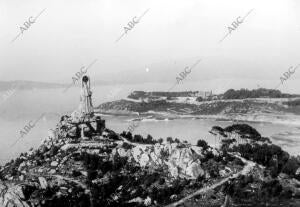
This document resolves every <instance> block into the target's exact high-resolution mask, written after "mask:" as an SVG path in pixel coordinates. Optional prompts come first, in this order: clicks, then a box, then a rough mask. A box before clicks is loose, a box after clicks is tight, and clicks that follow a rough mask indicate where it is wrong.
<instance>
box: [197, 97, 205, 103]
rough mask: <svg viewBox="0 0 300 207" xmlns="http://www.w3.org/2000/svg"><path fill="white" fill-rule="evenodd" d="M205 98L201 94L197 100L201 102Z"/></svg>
mask: <svg viewBox="0 0 300 207" xmlns="http://www.w3.org/2000/svg"><path fill="white" fill-rule="evenodd" d="M203 100H204V99H203V98H202V97H201V96H199V97H197V98H196V101H198V102H201V101H203Z"/></svg>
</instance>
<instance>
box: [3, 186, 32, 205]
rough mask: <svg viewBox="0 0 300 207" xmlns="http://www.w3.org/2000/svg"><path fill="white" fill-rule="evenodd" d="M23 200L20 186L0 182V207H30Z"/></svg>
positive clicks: (23, 196)
mask: <svg viewBox="0 0 300 207" xmlns="http://www.w3.org/2000/svg"><path fill="white" fill-rule="evenodd" d="M24 200H25V195H24V192H23V188H22V186H20V185H14V184H4V183H2V182H0V206H3V207H4V206H5V207H30V206H29V205H28V204H27V202H26V201H24Z"/></svg>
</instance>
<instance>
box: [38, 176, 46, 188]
mask: <svg viewBox="0 0 300 207" xmlns="http://www.w3.org/2000/svg"><path fill="white" fill-rule="evenodd" d="M39 182H40V186H41V188H42V189H46V188H47V187H48V183H47V180H46V179H45V178H44V177H39Z"/></svg>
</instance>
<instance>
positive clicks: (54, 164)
mask: <svg viewBox="0 0 300 207" xmlns="http://www.w3.org/2000/svg"><path fill="white" fill-rule="evenodd" d="M50 165H51V167H57V165H58V162H57V161H52V162H51V164H50Z"/></svg>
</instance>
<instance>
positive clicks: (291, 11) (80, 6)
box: [0, 0, 300, 93]
mask: <svg viewBox="0 0 300 207" xmlns="http://www.w3.org/2000/svg"><path fill="white" fill-rule="evenodd" d="M44 9H45V10H44ZM43 10H44V11H43ZM41 11H43V13H42V14H41V15H40V16H39V17H38V18H37V19H36V21H35V23H33V24H31V25H30V27H29V28H28V29H26V30H25V31H23V33H22V34H21V35H20V36H19V37H18V38H17V39H16V40H15V41H14V42H11V41H12V40H13V39H14V38H15V37H16V36H17V35H18V34H19V33H20V31H21V29H20V27H22V25H23V24H24V22H26V21H28V19H29V18H30V17H35V16H37V15H38V14H39V13H40V12H41ZM145 11H147V13H146V14H145V15H144V16H143V17H142V18H141V19H140V20H139V22H138V23H137V24H135V25H134V27H133V28H131V29H130V30H127V33H126V34H125V35H124V36H122V38H121V39H120V40H119V41H117V42H116V40H117V39H118V38H119V37H120V36H121V35H122V34H123V33H124V31H125V29H124V27H128V23H129V22H130V21H132V20H133V19H134V17H139V16H141V15H142V14H143V13H144V12H145ZM249 11H251V13H250V14H249V15H248V16H247V17H246V18H245V19H244V20H243V22H242V23H241V24H239V25H238V27H237V28H235V29H234V30H232V31H231V33H230V34H229V35H228V36H227V37H226V38H225V39H224V40H223V41H222V42H221V43H220V42H219V41H220V40H221V39H222V38H223V37H224V35H226V34H227V33H228V31H229V29H228V27H230V26H231V24H232V23H233V22H234V21H236V20H237V18H238V17H243V16H245V15H246V14H247V13H248V12H249ZM299 11H300V2H297V0H226V1H223V0H151V1H150V0H147V1H146V0H128V1H124V0H47V1H46V0H26V1H21V0H0V26H1V32H0V81H11V80H30V81H43V82H57V83H70V81H71V80H72V77H74V75H75V74H76V73H77V72H78V71H80V68H81V67H83V66H88V65H89V64H91V63H92V62H94V61H95V60H97V61H96V62H95V64H94V65H93V66H91V67H90V68H89V70H88V73H89V75H90V76H92V77H93V79H94V80H97V81H100V82H101V81H102V82H114V83H117V82H122V81H123V82H126V83H144V82H159V83H165V82H170V83H172V82H174V81H175V79H176V77H177V76H178V74H180V72H182V71H183V70H184V68H185V67H188V66H191V65H193V64H194V63H195V62H197V60H199V59H200V60H201V62H200V63H199V64H198V65H197V66H196V67H195V68H193V71H192V73H190V74H189V76H188V77H186V80H185V82H186V83H195V82H202V83H205V84H206V83H207V84H209V83H210V85H218V86H217V87H220V88H222V87H225V86H226V84H227V83H228V84H234V86H235V87H236V88H238V87H240V88H241V87H250V88H251V87H252V88H253V87H254V88H255V87H259V86H261V87H270V88H271V87H273V86H276V85H277V84H278V82H279V81H280V77H281V76H282V75H283V73H284V72H286V71H287V70H288V68H289V67H291V66H296V65H298V64H300V58H299V57H300V53H299V49H300V38H299V37H300V14H299ZM136 19H137V18H135V20H136ZM31 20H32V18H31ZM231 27H232V26H231ZM299 79H300V69H299V70H298V71H296V72H295V73H294V74H293V75H292V76H291V77H290V78H289V80H288V81H287V82H286V83H285V85H284V88H282V90H283V91H284V90H286V91H289V92H298V93H300V87H299V86H300V82H299Z"/></svg>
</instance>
